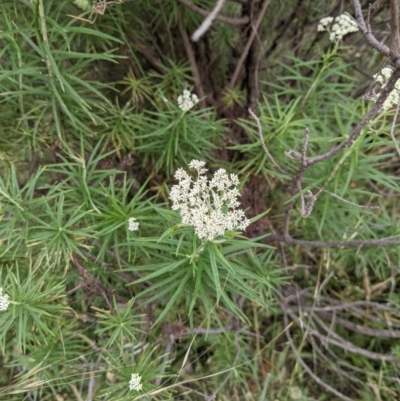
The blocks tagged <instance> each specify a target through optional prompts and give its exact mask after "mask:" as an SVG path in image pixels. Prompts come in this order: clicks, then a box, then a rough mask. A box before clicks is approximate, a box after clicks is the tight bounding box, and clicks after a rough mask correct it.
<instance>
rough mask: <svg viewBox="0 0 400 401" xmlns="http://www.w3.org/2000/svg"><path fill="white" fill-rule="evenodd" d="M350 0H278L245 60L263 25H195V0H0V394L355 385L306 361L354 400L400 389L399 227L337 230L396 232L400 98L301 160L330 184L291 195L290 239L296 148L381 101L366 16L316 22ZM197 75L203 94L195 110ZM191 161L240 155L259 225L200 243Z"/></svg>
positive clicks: (303, 394) (183, 394) (237, 396)
mask: <svg viewBox="0 0 400 401" xmlns="http://www.w3.org/2000/svg"><path fill="white" fill-rule="evenodd" d="M188 2H189V3H192V4H195V5H197V6H198V7H201V8H202V9H204V10H211V9H212V8H213V6H214V5H215V1H213V0H191V1H188ZM183 3H185V2H183ZM262 3H264V2H262V1H252V0H250V1H232V0H231V1H226V4H225V6H224V8H223V10H222V14H223V15H225V16H229V17H230V18H236V19H239V18H243V17H244V16H245V15H246V13H247V12H248V13H251V12H253V13H254V15H253V16H257V15H258V14H257V13H260V12H261V11H262V8H261V7H262ZM339 3H341V2H335V1H329V2H326V1H321V2H319V1H316V2H314V1H311V0H310V1H304V2H299V1H296V0H286V1H274V0H272V1H271V4H270V6H269V8H268V9H267V11H266V13H265V16H264V18H263V20H262V24H261V26H260V29H259V36H258V37H257V39H256V41H255V42H254V45H253V46H252V47H251V50H250V52H249V54H248V56H247V59H246V63H244V64H242V68H241V69H239V75H238V76H237V77H236V78H235V79H233V77H234V75H235V69H236V67H237V66H238V65H240V63H241V61H240V58H241V55H242V54H243V53H242V52H243V49H244V47H245V44H246V43H247V40H248V38H249V36H250V35H251V29H250V28H249V25H248V24H247V25H246V24H245V23H243V24H230V23H225V22H223V21H215V22H214V23H213V25H212V27H211V28H210V30H209V31H208V32H206V34H205V35H204V37H203V38H202V39H201V40H200V41H199V42H198V43H192V42H189V40H188V37H189V35H190V34H191V33H193V32H194V31H195V29H196V28H197V27H198V26H199V25H200V24H201V22H202V21H203V18H204V17H203V16H201V15H199V13H197V12H195V11H193V10H192V9H190V8H188V7H187V6H185V5H184V4H182V2H180V1H178V0H129V1H128V0H126V1H125V2H124V3H121V4H119V3H118V2H115V3H114V4H108V5H107V6H106V9H105V12H104V15H98V16H97V17H96V20H95V22H94V23H93V24H91V23H90V21H92V20H93V19H94V16H95V15H96V13H92V12H91V11H92V3H91V2H88V1H83V0H82V1H78V0H77V1H75V2H72V0H65V1H55V0H46V1H44V0H31V1H29V0H5V1H3V2H1V4H0V10H1V12H0V44H1V46H0V172H1V175H0V223H1V224H0V287H1V288H2V290H3V295H4V294H7V295H8V296H9V300H10V301H11V303H10V305H9V306H8V308H7V309H6V310H4V311H2V310H0V350H1V355H0V400H10V401H14V400H40V401H44V400H57V401H58V400H64V401H68V400H108V401H117V400H139V399H144V400H146V399H147V400H150V399H151V400H153V399H154V400H158V399H159V400H168V399H175V400H203V399H206V400H208V399H211V398H209V397H210V396H211V395H212V394H214V392H215V395H216V399H218V400H257V401H263V400H271V401H274V400H336V399H340V397H341V396H340V395H337V394H334V393H332V392H330V391H329V389H327V388H326V386H325V387H324V385H321V383H319V382H317V381H315V380H313V379H314V378H313V377H312V376H310V375H309V374H308V372H307V371H306V370H305V369H304V366H303V365H302V364H301V363H300V362H299V360H300V359H301V361H305V362H306V364H307V365H308V366H309V367H310V370H311V371H312V373H314V375H316V376H317V377H319V378H320V379H321V380H322V381H323V382H324V383H326V384H327V385H328V386H330V387H332V388H333V389H335V390H336V391H338V392H339V393H340V394H341V395H344V396H347V397H349V398H348V399H353V400H375V399H380V400H393V399H397V398H396V397H397V395H398V394H399V393H400V386H399V384H398V381H397V379H396V376H397V375H398V373H399V372H398V368H397V365H398V361H399V360H398V359H396V358H398V357H399V358H400V354H399V350H400V342H399V338H400V335H399V328H400V323H399V319H400V313H397V314H396V308H397V309H398V306H399V305H400V298H399V296H398V293H397V292H396V285H398V271H399V267H400V266H399V256H398V255H399V249H400V247H399V246H397V245H392V246H380V245H369V246H362V245H360V246H344V245H342V246H338V245H335V244H333V242H335V241H347V240H354V239H356V240H366V241H368V240H376V239H381V238H388V237H393V239H396V236H398V231H399V227H400V223H399V219H398V215H399V210H400V209H399V207H400V204H399V195H398V193H399V175H398V168H399V155H398V154H397V153H396V149H395V147H394V145H393V142H392V140H391V138H390V130H391V125H392V115H393V111H389V112H387V113H380V114H379V115H378V116H377V117H375V118H374V119H373V120H372V121H371V122H370V123H369V124H368V125H367V127H366V128H365V129H364V130H363V132H362V134H361V135H360V136H359V137H358V138H357V140H356V141H354V143H352V144H351V146H349V147H346V148H345V149H344V150H343V151H342V152H340V153H338V154H337V155H335V156H334V157H331V158H328V159H326V160H325V161H323V162H322V163H319V164H316V165H314V166H312V167H311V168H309V169H308V170H307V171H306V172H305V175H304V177H303V178H302V190H303V191H304V193H306V192H307V191H308V190H310V191H312V193H314V194H315V193H316V192H317V191H318V189H319V188H323V189H324V190H325V192H322V193H321V194H320V195H319V197H318V199H317V201H316V203H315V205H314V207H313V210H312V212H311V214H310V216H309V217H308V218H303V217H302V214H301V207H300V197H299V196H298V194H296V196H294V200H295V204H294V205H295V206H294V209H293V212H292V213H291V215H290V219H288V224H289V229H290V234H291V237H292V238H293V239H297V240H304V241H315V243H314V244H306V243H305V244H301V243H300V242H299V243H296V242H292V243H290V242H288V243H285V242H284V241H283V240H279V238H278V234H281V233H282V230H283V227H284V225H285V213H286V212H285V210H287V209H286V208H287V205H288V204H289V202H290V200H291V198H292V194H293V192H291V190H292V188H291V187H292V185H293V176H294V175H295V174H296V171H297V168H298V163H297V161H296V160H294V159H293V158H292V159H291V158H290V157H288V156H287V154H288V152H290V151H297V152H301V148H302V143H303V132H304V130H305V129H306V128H308V129H309V130H310V138H309V143H308V147H307V156H308V157H313V156H318V155H321V154H323V153H325V152H327V151H329V150H330V149H332V148H333V147H334V146H335V145H337V144H339V143H340V142H342V141H343V140H344V139H345V138H346V137H348V135H349V134H350V132H351V130H352V129H353V128H354V126H355V125H356V124H358V123H359V121H360V120H362V119H363V117H364V116H365V115H366V113H367V112H368V110H369V109H370V108H371V102H369V101H367V100H363V99H362V94H363V93H364V92H365V91H366V89H367V87H368V86H369V85H370V84H372V83H373V79H372V78H371V77H372V75H373V74H374V73H376V72H378V71H379V69H380V67H381V65H380V63H381V61H382V60H381V59H380V58H379V57H378V56H377V55H376V53H374V51H373V50H371V49H369V48H368V46H366V44H365V42H364V41H363V40H362V37H361V34H352V35H349V37H346V39H345V40H344V41H342V42H341V43H336V44H332V43H331V42H329V39H328V35H327V34H326V33H322V32H317V24H318V21H319V19H320V18H322V17H324V16H326V15H328V14H329V13H331V14H332V15H337V14H340V13H341V12H342V11H344V10H341V9H340V5H339ZM250 5H251V6H250ZM348 11H349V12H351V10H350V9H349V10H348ZM68 15H72V16H76V17H79V18H81V19H77V18H72V17H70V16H68ZM385 16H386V17H387V14H385V11H383V12H382V15H380V16H378V18H381V19H382V20H384V18H386V17H385ZM89 17H90V18H91V20H90V21H85V20H82V19H88V18H89ZM254 18H255V17H254ZM271 27H272V29H271ZM187 46H189V49H188V47H187ZM191 52H192V53H191ZM361 54H363V57H362V58H361V57H360V56H361ZM191 56H193V58H192V57H191ZM193 60H195V61H193ZM193 62H194V63H197V70H196V68H195V67H194V65H193ZM254 66H257V67H254ZM255 69H257V73H255V72H254V70H255ZM360 71H363V73H360ZM363 74H364V75H363ZM197 75H198V76H199V77H200V78H198V77H197ZM366 77H367V78H366ZM366 79H367V83H368V85H367V86H365V85H364V84H365V81H366ZM199 82H200V83H201V85H200V84H199ZM199 85H200V86H199ZM185 89H188V90H190V91H192V92H196V93H197V95H198V96H199V97H200V102H199V103H198V104H197V105H196V106H195V107H194V108H193V109H191V110H189V111H186V112H184V111H182V110H181V109H180V108H179V107H178V104H177V98H178V96H179V95H180V94H181V93H182V92H183V90H185ZM200 91H203V94H202V93H200ZM249 107H251V108H253V109H254V111H255V112H256V114H257V116H258V118H259V120H260V123H261V126H262V134H263V138H264V141H265V144H266V146H267V148H268V151H269V152H270V154H271V155H272V156H273V158H274V159H275V160H276V163H277V164H279V166H281V169H277V168H276V167H275V166H274V165H273V163H271V161H270V159H269V157H268V156H267V155H266V153H265V151H264V150H263V147H262V146H261V143H260V139H259V132H258V127H257V124H256V123H255V121H254V120H253V119H252V118H251V117H249V115H248V113H247V109H248V108H249ZM193 159H197V160H204V161H206V163H207V164H206V167H207V168H208V169H209V172H210V174H211V173H213V172H215V171H217V170H218V169H220V168H224V169H226V170H227V171H228V172H229V173H236V174H238V175H239V178H240V180H241V186H240V192H241V193H242V197H241V198H240V199H241V201H242V207H243V208H244V209H245V211H246V214H247V216H248V218H249V219H251V222H252V224H251V225H250V226H249V227H248V229H247V230H246V231H243V232H237V231H227V232H226V235H225V236H221V237H219V238H218V239H217V240H214V241H212V242H211V241H208V242H205V243H204V242H202V241H201V240H199V238H198V237H197V236H196V235H195V232H194V230H193V227H191V226H187V225H182V224H181V216H180V214H179V213H178V212H177V211H176V210H172V209H171V202H170V199H169V193H170V190H171V187H172V186H173V185H174V184H176V180H175V178H174V173H175V171H176V170H177V169H179V168H183V169H184V170H185V171H189V168H188V164H189V163H190V161H191V160H193ZM332 194H335V196H333V195H332ZM371 206H375V207H376V206H379V208H371ZM132 217H133V218H135V219H136V221H137V222H138V223H139V229H138V230H137V231H130V230H129V226H128V221H129V219H130V218H132ZM273 236H276V238H275V240H274V241H272V240H271V239H270V238H272V237H273ZM311 245H313V246H311ZM1 296H2V294H1V292H0V297H1ZM358 301H359V302H360V303H359V304H354V308H353V309H346V310H345V312H343V314H342V315H340V316H339V313H340V310H341V309H340V308H341V307H342V306H341V305H342V303H343V302H347V303H349V304H350V303H352V302H358ZM318 307H320V308H321V310H320V311H319V312H320V314H319V315H318V314H317V312H318ZM323 307H324V308H325V310H322V308H323ZM335 307H336V308H337V310H338V311H339V312H338V317H337V316H336V312H335V311H334V310H336V309H335ZM329 308H331V309H329ZM357 308H358V309H357ZM314 310H315V311H316V312H315V315H314V312H313V311H314ZM332 311H333V312H332ZM336 318H337V320H335V319H336ZM345 318H346V319H347V320H346V322H347V323H346V322H345V323H343V322H342V323H343V324H342V325H341V323H340V322H341V320H340V319H342V320H345ZM288 319H289V320H288ZM336 322H338V323H336ZM351 324H352V325H353V326H351ZM354 325H357V327H358V328H361V329H357V330H356V329H355V328H354ZM324 326H325V328H324ZM327 326H328V327H327ZM317 329H318V330H320V331H321V333H323V335H324V336H326V337H324V338H321V334H320V333H319V332H318V330H317ZM368 330H372V331H368ZM390 330H391V331H392V333H394V334H388V331H390ZM287 331H290V337H287V336H286V334H285V333H286V332H287ZM317 332H318V333H317ZM310 333H314V334H312V335H310ZM379 333H381V335H377V334H379ZM318 334H320V337H318ZM327 337H332V338H333V339H334V340H336V341H338V342H339V343H338V344H336V345H335V344H333V343H331V344H327V343H326V338H327ZM345 343H346V344H348V343H351V344H353V345H354V347H357V350H358V351H357V352H356V351H354V350H353V351H352V350H350V351H349V349H348V348H347V349H346V346H341V345H340V344H345ZM292 346H295V348H296V352H293V348H292ZM360 349H362V350H365V351H366V353H365V352H364V353H363V351H359V350H360ZM368 353H370V354H368ZM300 356H301V358H300ZM389 356H390V357H389ZM133 373H138V374H140V376H141V380H142V384H143V388H142V390H140V391H136V390H129V381H130V380H131V375H132V374H133Z"/></svg>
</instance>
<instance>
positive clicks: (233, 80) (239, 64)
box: [228, 0, 270, 88]
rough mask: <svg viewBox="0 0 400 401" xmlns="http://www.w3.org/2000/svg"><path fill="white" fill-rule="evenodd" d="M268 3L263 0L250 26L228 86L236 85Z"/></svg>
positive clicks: (268, 0)
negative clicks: (247, 37) (249, 31)
mask: <svg viewBox="0 0 400 401" xmlns="http://www.w3.org/2000/svg"><path fill="white" fill-rule="evenodd" d="M269 3H270V0H264V3H263V5H262V8H261V10H260V12H259V14H258V17H257V20H256V23H255V24H254V26H253V25H252V27H251V28H252V32H251V34H250V37H249V39H248V41H247V43H246V46H245V47H244V49H243V52H242V54H241V56H240V58H239V61H238V62H237V64H236V67H235V71H234V72H233V75H232V78H231V81H230V82H229V85H228V88H234V87H235V85H236V82H237V80H238V78H239V75H240V72H241V71H242V69H243V64H244V62H245V60H246V58H247V54H248V53H249V50H250V47H251V45H252V44H253V41H254V39H255V37H256V36H257V32H258V28H259V27H260V25H261V22H262V20H263V18H264V14H265V13H266V11H267V8H268V6H269Z"/></svg>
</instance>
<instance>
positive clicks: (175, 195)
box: [170, 160, 250, 242]
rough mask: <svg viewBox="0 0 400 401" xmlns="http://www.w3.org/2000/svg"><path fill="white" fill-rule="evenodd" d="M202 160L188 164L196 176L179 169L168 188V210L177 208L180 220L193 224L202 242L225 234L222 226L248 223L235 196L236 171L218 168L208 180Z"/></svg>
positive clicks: (241, 227) (231, 227) (242, 226)
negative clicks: (169, 207)
mask: <svg viewBox="0 0 400 401" xmlns="http://www.w3.org/2000/svg"><path fill="white" fill-rule="evenodd" d="M204 165H205V162H204V161H200V160H192V161H191V162H190V163H189V167H190V168H194V169H196V170H197V180H196V181H195V180H192V178H191V177H190V176H189V175H188V174H187V173H186V172H185V171H184V170H183V169H182V168H180V169H178V170H177V171H176V173H175V178H176V179H177V180H178V181H179V183H178V184H177V185H174V186H173V187H172V189H171V193H170V199H171V200H172V210H179V213H180V215H181V217H182V223H183V224H186V225H190V226H193V227H194V230H195V233H196V235H197V237H198V238H199V239H200V240H202V241H203V242H206V241H213V240H214V239H215V237H218V236H220V235H224V234H225V230H231V231H232V230H237V229H239V230H245V229H246V227H247V226H248V225H249V224H250V221H249V220H248V219H247V218H246V216H245V214H244V212H243V210H240V209H237V208H238V207H239V206H240V203H239V202H238V200H237V198H238V197H239V196H240V194H239V190H238V189H237V186H238V185H239V178H238V177H237V175H236V174H230V175H228V174H227V172H226V171H225V170H224V169H219V170H218V171H216V172H215V173H214V176H213V178H212V179H211V180H209V179H208V178H207V177H206V176H205V175H204V174H205V173H206V172H207V169H205V168H203V167H204Z"/></svg>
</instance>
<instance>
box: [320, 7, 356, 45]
mask: <svg viewBox="0 0 400 401" xmlns="http://www.w3.org/2000/svg"><path fill="white" fill-rule="evenodd" d="M332 23H333V24H332ZM330 25H331V26H330ZM317 29H318V31H320V32H323V31H328V32H330V35H329V40H330V41H331V42H339V41H340V40H342V39H343V36H345V35H347V34H348V33H351V32H357V31H358V25H357V23H356V22H355V21H354V20H353V19H352V18H351V17H350V16H349V15H347V14H342V15H339V16H338V17H336V18H334V17H325V18H322V19H321V20H320V21H319V24H318V28H317Z"/></svg>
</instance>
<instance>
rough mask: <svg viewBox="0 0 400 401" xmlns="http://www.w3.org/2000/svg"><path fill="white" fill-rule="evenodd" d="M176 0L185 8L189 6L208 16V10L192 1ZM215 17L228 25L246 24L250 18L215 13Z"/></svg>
mask: <svg viewBox="0 0 400 401" xmlns="http://www.w3.org/2000/svg"><path fill="white" fill-rule="evenodd" d="M178 1H179V2H180V3H182V4H183V5H184V6H186V7H187V8H189V9H190V10H192V11H194V12H195V13H197V14H200V15H202V16H203V17H208V15H209V14H210V13H209V12H208V11H206V10H203V9H202V8H200V7H197V6H196V5H194V4H193V3H190V2H189V1H188V0H178ZM215 19H216V20H219V21H221V22H225V23H227V24H230V25H246V24H248V23H249V20H250V18H249V17H242V18H230V17H224V16H223V15H217V16H216V17H215Z"/></svg>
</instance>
